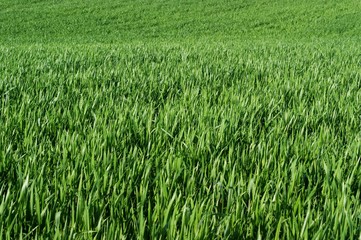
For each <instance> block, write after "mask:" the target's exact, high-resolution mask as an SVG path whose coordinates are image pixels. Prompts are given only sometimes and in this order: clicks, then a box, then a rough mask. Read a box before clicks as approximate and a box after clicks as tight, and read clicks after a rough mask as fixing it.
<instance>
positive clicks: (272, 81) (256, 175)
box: [0, 44, 361, 239]
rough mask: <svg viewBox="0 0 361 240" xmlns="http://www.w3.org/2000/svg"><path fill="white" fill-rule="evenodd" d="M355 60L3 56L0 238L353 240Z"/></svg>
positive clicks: (301, 49)
mask: <svg viewBox="0 0 361 240" xmlns="http://www.w3.org/2000/svg"><path fill="white" fill-rule="evenodd" d="M358 56H359V52H358V51H357V49H355V48H351V47H350V48H347V47H344V48H342V47H339V46H338V47H335V46H332V45H325V46H322V47H314V46H310V45H287V44H283V45H279V46H277V45H265V46H262V45H252V44H250V45H249V46H247V47H242V48H236V47H233V48H232V47H229V46H210V45H205V46H203V47H199V46H198V47H187V46H176V45H174V46H171V45H170V46H162V47H160V46H156V45H155V46H152V45H150V46H145V45H143V46H129V47H126V46H124V47H112V46H108V47H106V46H88V47H79V48H77V47H72V48H64V47H59V48H56V47H44V46H43V47H30V48H11V47H3V48H1V49H0V96H1V98H0V196H1V198H0V236H1V238H2V239H20V238H23V239H26V238H35V239H36V238H37V239H45V238H52V239H53V238H55V239H64V238H76V239H92V238H95V239H118V238H129V239H130V238H131V239H134V238H138V239H142V238H149V237H152V238H162V239H164V238H168V239H186V238H187V239H217V238H222V239H223V238H233V239H239V238H241V239H256V238H276V239H285V238H288V239H294V238H296V239H298V238H300V239H306V238H313V239H325V238H335V239H352V238H358V237H360V233H361V229H360V226H361V218H360V216H361V201H360V189H361V168H360V146H361V145H360V144H361V135H360V133H361V132H360V130H361V129H360V125H361V118H360V114H361V107H360V106H361V91H360V87H361V71H360V61H359V57H358Z"/></svg>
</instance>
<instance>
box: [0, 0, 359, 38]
mask: <svg viewBox="0 0 361 240" xmlns="http://www.w3.org/2000/svg"><path fill="white" fill-rule="evenodd" d="M360 10H361V4H360V2H359V1H356V0H347V1H335V0H332V1H323V0H322V1H321V0H313V1H311V2H310V1H287V0H278V1H263V0H258V1H251V0H244V1H238V0H228V1H216V0H208V1H194V0H188V1H174V0H171V1H161V0H157V1H148V0H135V1H129V0H127V1H114V0H101V1H100V0H92V1H80V0H75V1H74V0H71V1H70V0H63V1H54V0H43V1H24V0H17V1H9V0H5V1H4V0H2V1H1V2H0V22H1V23H2V24H1V25H0V43H4V44H14V43H17V44H19V43H20V44H24V43H56V44H61V43H68V44H69V43H71V44H72V43H81V44H84V43H99V42H102V43H124V42H127V43H129V42H134V41H142V42H143V41H146V42H149V41H156V42H159V41H166V42H169V41H173V42H180V41H183V42H184V41H187V40H198V41H199V40H203V41H204V40H206V41H221V40H232V41H239V40H242V41H243V40H250V39H253V40H255V39H260V40H265V39H273V40H289V39H292V40H293V41H296V40H297V41H300V40H307V41H309V40H312V39H315V38H326V39H330V38H345V37H346V38H350V37H351V38H356V39H357V40H360V38H359V36H360V34H361V27H360V24H359V19H360V17H361V15H360Z"/></svg>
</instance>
